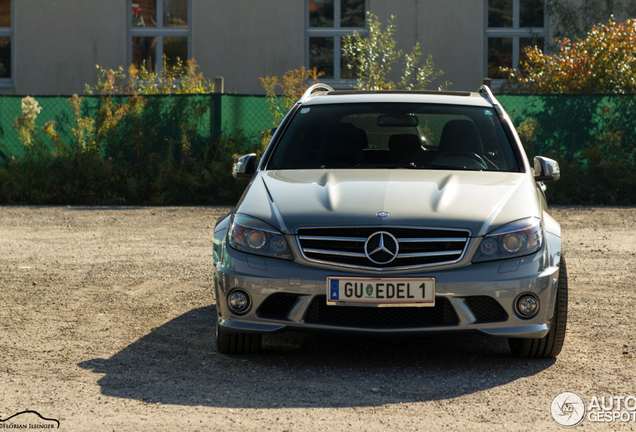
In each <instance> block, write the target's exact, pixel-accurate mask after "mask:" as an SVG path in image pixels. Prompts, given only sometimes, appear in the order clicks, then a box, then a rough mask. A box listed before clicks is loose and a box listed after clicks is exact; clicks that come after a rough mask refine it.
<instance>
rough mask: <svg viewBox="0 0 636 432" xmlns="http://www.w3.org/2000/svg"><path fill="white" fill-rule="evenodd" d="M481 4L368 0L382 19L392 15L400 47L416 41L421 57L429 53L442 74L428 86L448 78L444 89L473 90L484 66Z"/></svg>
mask: <svg viewBox="0 0 636 432" xmlns="http://www.w3.org/2000/svg"><path fill="white" fill-rule="evenodd" d="M484 7H485V6H484V0H393V1H390V2H389V1H384V0H371V6H370V9H371V12H372V13H373V14H375V15H378V16H379V17H380V20H381V21H382V22H383V23H385V22H386V20H387V19H388V18H389V17H390V16H391V15H395V17H396V19H395V24H396V27H397V30H396V39H397V40H398V44H399V47H400V48H401V49H402V50H403V51H405V52H410V51H411V49H412V47H413V45H414V44H415V43H416V42H419V43H420V48H421V51H422V53H423V56H422V58H423V59H424V58H425V57H426V56H427V55H428V54H431V55H432V56H433V62H434V63H435V68H436V69H441V70H443V71H444V75H443V76H442V77H441V78H440V79H438V80H437V81H435V82H433V83H432V84H431V89H435V88H437V87H436V86H437V85H439V84H441V82H443V81H450V82H451V83H453V85H452V86H451V87H449V88H448V90H467V91H476V90H477V88H478V87H479V86H480V85H481V83H482V79H483V70H484V26H485V23H484ZM399 67H400V68H401V65H400V66H399Z"/></svg>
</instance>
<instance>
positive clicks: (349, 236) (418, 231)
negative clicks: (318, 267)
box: [296, 226, 471, 270]
mask: <svg viewBox="0 0 636 432" xmlns="http://www.w3.org/2000/svg"><path fill="white" fill-rule="evenodd" d="M379 231H384V232H388V233H390V234H391V235H393V236H394V237H395V238H396V240H397V242H398V245H399V251H398V255H397V256H396V257H395V259H394V260H393V261H391V262H388V263H386V264H378V263H375V262H373V261H371V260H369V258H368V257H367V255H366V253H365V250H364V248H365V244H366V243H367V239H368V238H369V236H372V235H373V234H374V233H377V232H379ZM323 233H324V235H323ZM296 235H297V241H298V245H299V247H300V252H301V253H302V256H303V257H304V258H305V259H306V260H308V261H312V262H316V263H321V264H327V265H333V266H341V267H350V268H361V269H374V270H382V269H387V270H389V269H392V270H393V269H407V268H417V267H428V266H433V265H443V264H452V263H456V262H458V261H460V260H461V259H462V257H463V256H464V253H465V252H466V248H467V247H468V242H469V240H470V235H471V234H470V231H469V230H465V229H452V228H430V227H405V226H378V227H374V226H346V227H305V228H299V229H297V230H296ZM363 236H366V237H363Z"/></svg>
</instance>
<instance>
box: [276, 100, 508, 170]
mask: <svg viewBox="0 0 636 432" xmlns="http://www.w3.org/2000/svg"><path fill="white" fill-rule="evenodd" d="M321 168H323V169H324V168H346V169H349V168H379V169H386V168H421V169H426V168H429V169H461V170H482V171H514V172H518V171H519V164H518V163H517V159H516V157H515V152H514V151H513V148H512V146H511V144H510V142H509V140H508V137H507V136H506V134H505V132H504V129H503V126H502V125H501V123H500V121H499V118H498V117H497V115H496V113H495V112H494V110H492V109H489V108H483V107H481V108H480V107H472V106H457V105H430V104H395V103H393V104H339V105H317V106H311V107H301V108H300V109H299V110H298V111H297V112H296V115H295V116H294V118H293V119H292V121H291V122H290V124H289V126H288V127H287V130H286V131H285V133H284V135H283V136H282V138H281V139H280V140H279V142H278V144H277V145H276V147H275V149H274V151H273V153H272V156H271V158H270V160H269V163H268V165H267V169H321Z"/></svg>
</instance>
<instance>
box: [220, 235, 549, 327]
mask: <svg viewBox="0 0 636 432" xmlns="http://www.w3.org/2000/svg"><path fill="white" fill-rule="evenodd" d="M544 247H545V246H544ZM223 252H224V254H223V255H224V258H223V260H222V261H220V262H218V263H217V264H216V266H215V274H214V279H215V292H216V299H217V301H216V304H217V315H218V319H219V324H220V325H221V326H222V327H223V328H224V330H225V331H227V332H231V333H263V334H265V333H275V332H280V331H285V330H315V331H325V332H327V331H329V332H348V333H351V332H354V333H358V334H375V335H378V334H388V335H426V334H436V333H446V332H466V331H477V332H481V333H483V334H487V335H491V336H498V337H514V338H541V337H543V336H545V335H546V334H547V332H548V331H549V329H550V320H551V318H552V315H553V311H554V298H555V295H556V288H557V281H558V277H559V263H558V259H546V255H547V253H546V252H545V250H541V251H539V252H538V253H537V254H535V255H530V256H527V257H523V258H519V259H514V260H507V261H495V262H488V263H480V264H470V265H466V266H462V267H455V268H447V269H426V270H418V271H416V272H413V271H411V272H408V273H398V274H391V277H400V276H403V277H432V278H434V279H435V287H436V306H435V308H428V307H424V308H421V307H420V308H413V307H407V308H403V307H391V308H376V307H368V306H366V307H364V306H327V305H326V298H325V295H326V291H327V277H329V276H345V275H346V276H352V275H356V276H365V277H373V276H378V277H379V276H387V275H384V274H383V275H379V274H373V273H364V272H357V273H352V272H350V271H347V270H342V269H325V268H318V267H312V266H308V265H304V264H300V263H298V262H296V261H284V260H278V259H268V258H261V257H257V256H253V255H248V254H244V253H241V252H238V251H235V250H233V249H231V248H225V250H224V251H223ZM557 258H558V256H557ZM548 262H549V264H548V265H546V264H547V263H548ZM235 289H242V290H244V291H246V292H247V293H248V294H249V295H250V297H251V307H250V309H249V310H248V311H247V312H246V313H244V314H241V315H237V314H234V313H232V311H231V310H230V309H229V307H228V304H227V296H228V294H229V293H231V292H232V291H233V290H235ZM522 293H533V294H534V295H535V296H536V297H537V298H538V299H539V305H540V308H539V312H538V313H537V315H535V316H534V317H533V318H532V319H523V318H521V317H520V316H519V315H518V314H517V312H516V311H515V306H514V302H515V299H516V298H517V296H519V295H520V294H522ZM275 300H276V301H275ZM415 309H417V311H416V310H415ZM420 323H421V324H420Z"/></svg>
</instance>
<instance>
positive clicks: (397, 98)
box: [300, 90, 493, 108]
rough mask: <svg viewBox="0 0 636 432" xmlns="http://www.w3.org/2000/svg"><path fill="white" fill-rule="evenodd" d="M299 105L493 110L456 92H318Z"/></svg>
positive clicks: (473, 96) (473, 97)
mask: <svg viewBox="0 0 636 432" xmlns="http://www.w3.org/2000/svg"><path fill="white" fill-rule="evenodd" d="M300 103H301V104H302V105H303V106H311V105H326V104H348V103H428V104H448V105H466V106H478V107H487V108H493V104H492V103H490V102H489V101H487V100H486V99H485V98H484V97H483V96H482V95H480V94H479V93H477V92H457V91H456V92H449V91H405V90H404V91H400V90H397V91H392V90H388V91H387V90H377V91H376V90H372V91H360V90H340V91H338V90H334V91H318V92H314V93H311V94H309V95H305V97H303V98H302V99H301V101H300Z"/></svg>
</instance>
